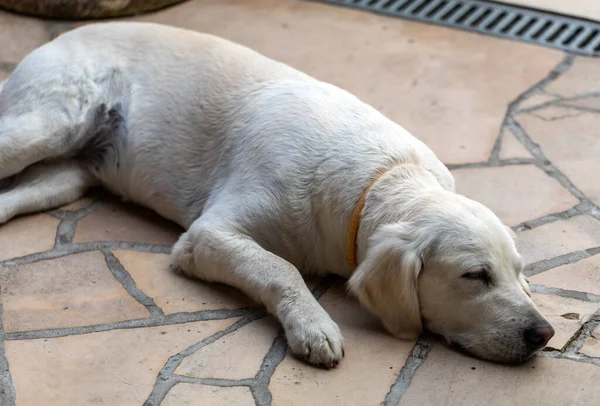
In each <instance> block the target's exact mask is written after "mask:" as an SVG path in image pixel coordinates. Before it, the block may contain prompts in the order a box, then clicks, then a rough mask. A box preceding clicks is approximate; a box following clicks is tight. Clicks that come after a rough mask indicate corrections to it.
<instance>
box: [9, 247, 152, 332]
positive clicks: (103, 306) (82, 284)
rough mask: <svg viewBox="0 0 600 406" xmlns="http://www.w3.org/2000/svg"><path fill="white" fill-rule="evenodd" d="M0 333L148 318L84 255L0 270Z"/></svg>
mask: <svg viewBox="0 0 600 406" xmlns="http://www.w3.org/2000/svg"><path fill="white" fill-rule="evenodd" d="M0 285H1V286H2V301H3V304H4V313H3V317H2V319H3V322H4V329H5V330H6V331H26V330H40V329H48V328H60V327H76V326H85V325H94V324H104V323H113V322H116V321H122V320H129V319H139V318H143V317H148V316H149V314H148V311H147V310H146V309H145V308H144V306H142V305H141V304H139V303H138V302H137V301H136V300H135V299H133V298H132V297H130V296H129V294H128V293H127V291H126V290H125V289H124V288H123V286H122V285H121V284H120V283H119V282H118V281H117V280H116V279H115V278H114V277H113V275H112V274H111V272H110V271H109V270H108V268H107V267H106V263H105V261H104V255H102V253H100V252H88V253H83V254H76V255H70V256H66V257H62V258H56V259H53V260H49V261H41V262H36V263H33V264H29V265H22V266H18V267H15V268H0Z"/></svg>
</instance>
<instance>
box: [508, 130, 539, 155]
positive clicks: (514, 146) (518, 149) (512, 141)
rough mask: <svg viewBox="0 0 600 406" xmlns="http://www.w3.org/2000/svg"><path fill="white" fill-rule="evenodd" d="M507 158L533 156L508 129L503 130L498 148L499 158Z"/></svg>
mask: <svg viewBox="0 0 600 406" xmlns="http://www.w3.org/2000/svg"><path fill="white" fill-rule="evenodd" d="M508 158H533V156H532V155H531V154H530V153H529V151H527V149H525V147H524V146H523V144H521V143H520V142H519V140H517V138H516V137H515V136H514V135H512V134H511V133H510V132H509V131H505V132H504V135H503V136H502V147H501V148H500V159H508Z"/></svg>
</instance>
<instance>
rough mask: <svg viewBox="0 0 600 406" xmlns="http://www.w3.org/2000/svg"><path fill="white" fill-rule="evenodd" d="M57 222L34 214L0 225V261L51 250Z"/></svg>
mask: <svg viewBox="0 0 600 406" xmlns="http://www.w3.org/2000/svg"><path fill="white" fill-rule="evenodd" d="M59 222H60V221H59V220H58V219H55V218H54V217H50V216H48V215H46V214H36V215H33V216H24V217H17V218H14V219H12V220H10V221H9V222H8V223H5V224H2V225H0V261H4V260H7V259H11V258H17V257H23V256H25V255H31V254H35V253H36V252H43V251H48V250H51V249H52V247H54V240H55V238H56V228H57V227H58V223H59Z"/></svg>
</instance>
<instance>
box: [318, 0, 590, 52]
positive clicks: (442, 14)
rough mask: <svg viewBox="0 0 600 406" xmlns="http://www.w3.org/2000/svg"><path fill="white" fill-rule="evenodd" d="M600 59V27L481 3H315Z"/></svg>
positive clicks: (442, 0) (473, 0)
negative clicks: (472, 32)
mask: <svg viewBox="0 0 600 406" xmlns="http://www.w3.org/2000/svg"><path fill="white" fill-rule="evenodd" d="M317 1H321V2H324V3H330V4H338V5H342V6H347V7H352V8H358V9H363V10H367V11H371V12H375V13H379V14H384V15H388V16H394V17H401V18H406V19H410V20H416V21H422V22H426V23H431V24H438V25H444V26H448V27H454V28H460V29H463V30H467V31H474V32H478V33H480V34H487V35H494V36H496V37H501V38H509V39H513V40H517V41H525V42H530V43H534V44H538V45H544V46H547V47H552V48H558V49H561V50H564V51H567V52H571V53H574V54H581V55H588V56H600V24H599V23H595V22H592V21H588V20H584V19H578V18H574V17H564V16H560V15H557V14H553V13H549V12H544V11H538V10H533V9H527V8H521V7H515V6H509V5H504V4H499V3H494V2H490V1H484V0H317Z"/></svg>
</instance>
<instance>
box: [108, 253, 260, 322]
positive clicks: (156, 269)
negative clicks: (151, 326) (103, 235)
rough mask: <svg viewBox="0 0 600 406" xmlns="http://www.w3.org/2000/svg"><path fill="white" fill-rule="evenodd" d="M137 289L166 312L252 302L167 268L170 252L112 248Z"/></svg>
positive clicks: (236, 293)
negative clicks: (157, 252)
mask: <svg viewBox="0 0 600 406" xmlns="http://www.w3.org/2000/svg"><path fill="white" fill-rule="evenodd" d="M114 254H115V256H116V257H117V258H118V259H119V261H120V262H121V264H123V266H124V267H125V269H127V271H128V272H129V273H130V274H131V276H132V277H133V279H134V280H135V283H136V285H137V287H138V288H139V289H141V290H142V291H143V292H145V293H146V294H147V295H149V296H150V297H152V298H154V301H155V302H156V304H157V305H158V306H159V307H160V308H161V309H163V311H164V312H165V313H167V314H168V313H177V312H194V311H198V310H208V309H237V308H241V307H250V306H253V305H256V304H254V303H253V302H252V301H251V300H250V299H249V298H248V297H247V296H246V295H244V294H243V293H241V292H239V291H237V290H235V289H233V288H230V287H228V286H224V285H219V284H215V283H204V282H201V281H198V280H196V279H190V278H186V277H184V276H181V275H179V274H177V273H175V272H173V271H172V270H171V269H170V268H169V263H170V259H169V255H165V254H151V253H141V252H135V251H115V252H114Z"/></svg>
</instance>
